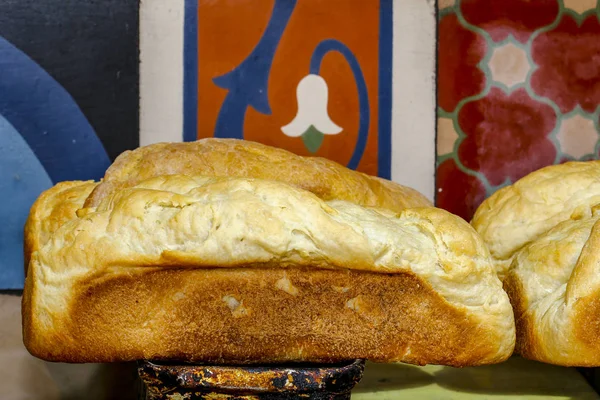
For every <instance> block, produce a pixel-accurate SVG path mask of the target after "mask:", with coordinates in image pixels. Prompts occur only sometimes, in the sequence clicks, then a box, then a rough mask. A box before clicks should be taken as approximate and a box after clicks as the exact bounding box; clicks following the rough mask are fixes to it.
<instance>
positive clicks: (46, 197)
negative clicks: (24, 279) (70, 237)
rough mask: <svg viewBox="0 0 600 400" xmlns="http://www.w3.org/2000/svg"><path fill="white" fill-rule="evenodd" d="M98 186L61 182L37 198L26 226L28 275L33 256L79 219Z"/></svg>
mask: <svg viewBox="0 0 600 400" xmlns="http://www.w3.org/2000/svg"><path fill="white" fill-rule="evenodd" d="M96 185H97V183H96V182H94V181H71V182H59V183H58V184H56V185H54V186H53V187H51V188H50V189H48V190H46V191H45V192H43V193H42V194H41V195H40V196H39V197H38V198H37V200H36V201H35V203H34V204H33V206H32V207H31V210H30V212H29V216H28V218H27V221H26V223H25V238H24V251H25V272H27V265H28V264H29V258H30V257H31V254H32V253H33V252H34V251H37V250H38V249H39V248H40V247H41V246H42V245H43V244H45V243H46V242H47V241H48V240H49V239H50V237H51V236H52V234H53V233H54V232H55V231H56V230H57V229H58V228H60V227H61V226H62V225H63V224H64V223H65V222H67V221H69V220H72V219H75V218H76V217H77V215H76V212H77V210H79V209H80V208H81V207H82V206H83V203H84V201H85V199H87V197H88V196H89V195H90V193H91V192H92V190H94V188H95V187H96Z"/></svg>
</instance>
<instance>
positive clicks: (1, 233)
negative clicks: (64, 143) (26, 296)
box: [0, 116, 52, 289]
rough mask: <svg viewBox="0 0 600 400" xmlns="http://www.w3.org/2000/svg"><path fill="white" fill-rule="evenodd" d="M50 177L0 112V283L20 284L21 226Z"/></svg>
mask: <svg viewBox="0 0 600 400" xmlns="http://www.w3.org/2000/svg"><path fill="white" fill-rule="evenodd" d="M51 186H52V181H51V180H50V177H49V176H48V174H47V173H46V171H45V170H44V167H42V164H41V163H40V162H39V160H38V159H37V157H36V155H35V154H34V153H33V151H32V150H31V148H29V146H28V145H27V143H26V142H25V140H24V139H23V137H22V136H21V135H20V134H19V132H17V131H16V129H15V128H14V127H13V126H12V125H11V124H10V123H9V122H8V121H7V120H6V119H5V118H3V117H2V116H0V195H1V196H2V198H3V199H4V205H3V206H2V207H0V284H1V287H2V288H3V289H20V288H22V287H23V226H24V225H25V221H26V219H27V215H28V214H29V208H30V207H31V205H32V204H33V202H34V201H35V199H36V198H37V196H38V195H39V194H40V193H41V192H42V191H44V190H46V189H48V188H50V187H51Z"/></svg>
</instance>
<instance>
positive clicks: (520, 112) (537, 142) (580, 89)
mask: <svg viewBox="0 0 600 400" xmlns="http://www.w3.org/2000/svg"><path fill="white" fill-rule="evenodd" d="M438 6H439V7H440V12H439V16H440V17H439V30H438V32H439V33H438V34H439V49H440V50H439V54H438V57H439V82H438V135H437V150H438V151H437V176H436V185H437V191H436V192H437V193H436V195H437V198H436V204H437V205H438V206H440V207H442V208H445V209H447V210H449V211H451V212H454V213H456V214H458V215H460V216H461V217H463V218H465V219H466V220H469V219H470V218H471V217H472V215H473V213H474V211H475V210H476V209H477V206H479V204H480V203H481V202H482V201H483V200H484V199H485V197H487V196H489V195H491V194H492V193H493V192H494V191H496V190H498V189H499V188H501V187H503V186H506V185H508V184H511V183H513V182H515V181H516V180H518V179H519V178H521V177H523V176H525V175H527V174H528V173H530V172H532V171H534V170H537V169H539V168H542V167H544V166H546V165H550V164H557V163H561V162H565V161H569V160H590V159H596V158H600V2H598V1H596V0H593V1H591V0H564V1H559V0H556V1H550V0H462V1H460V0H440V1H439V2H438Z"/></svg>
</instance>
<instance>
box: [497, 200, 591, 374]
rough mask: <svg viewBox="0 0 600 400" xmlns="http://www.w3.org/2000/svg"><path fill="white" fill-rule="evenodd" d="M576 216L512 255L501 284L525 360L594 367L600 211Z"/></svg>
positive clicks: (587, 210) (520, 351) (585, 211)
mask: <svg viewBox="0 0 600 400" xmlns="http://www.w3.org/2000/svg"><path fill="white" fill-rule="evenodd" d="M581 211H582V212H580V213H577V214H575V215H573V216H571V218H569V219H568V220H566V221H563V222H560V223H559V224H557V225H556V226H554V227H553V228H552V229H550V230H549V231H547V232H545V233H544V234H542V235H541V236H539V237H538V238H536V239H535V240H534V241H532V242H530V243H529V244H528V245H526V246H525V247H523V248H522V249H521V250H519V251H517V252H516V253H515V255H514V257H513V261H512V264H511V268H510V270H509V271H508V274H507V277H506V279H505V281H504V284H505V286H506V288H507V291H508V292H509V294H510V297H511V301H512V303H513V306H514V309H515V319H516V320H517V321H518V326H519V329H518V331H519V332H518V338H517V351H518V352H519V353H521V354H522V355H523V356H525V357H527V358H532V359H535V360H539V361H543V362H548V363H552V364H559V365H565V366H598V365H600V342H599V341H598V337H600V323H599V322H600V317H599V316H600V267H599V266H600V254H599V252H598V247H599V246H600V224H599V223H598V221H599V220H600V212H599V210H598V209H597V208H596V207H593V208H591V209H590V208H588V209H586V210H581Z"/></svg>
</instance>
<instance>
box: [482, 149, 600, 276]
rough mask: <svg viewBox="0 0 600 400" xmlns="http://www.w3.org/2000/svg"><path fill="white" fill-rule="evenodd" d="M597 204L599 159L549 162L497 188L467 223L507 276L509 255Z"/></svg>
mask: <svg viewBox="0 0 600 400" xmlns="http://www.w3.org/2000/svg"><path fill="white" fill-rule="evenodd" d="M598 203H600V161H587V162H568V163H565V164H560V165H552V166H549V167H546V168H542V169H540V170H538V171H535V172H532V173H531V174H529V175H527V176H525V177H524V178H522V179H520V180H519V181H517V182H516V183H514V184H513V185H510V186H507V187H505V188H502V189H500V190H498V191H497V192H496V193H494V194H493V195H492V196H490V197H489V198H488V199H486V200H485V201H484V202H483V203H482V204H481V205H480V206H479V208H478V209H477V211H476V212H475V215H474V216H473V219H472V221H471V224H472V225H473V227H474V228H475V230H476V231H477V232H478V233H479V234H480V235H481V237H482V239H483V240H484V242H485V243H486V245H487V246H488V248H489V249H490V253H491V255H492V257H493V258H494V260H495V264H496V269H497V271H498V274H499V275H500V276H501V277H503V276H504V274H506V272H507V270H508V268H509V266H510V263H511V259H512V256H513V255H514V254H515V252H516V251H518V250H519V249H521V248H522V247H523V246H525V245H526V244H527V243H529V242H531V241H533V240H535V239H536V238H538V237H539V236H540V235H542V234H544V233H545V232H546V231H548V230H549V229H550V228H552V227H553V226H555V225H556V224H558V223H559V222H561V221H565V220H567V219H569V217H570V216H571V214H573V213H579V212H580V211H579V210H586V209H588V210H589V208H590V206H593V205H595V204H598Z"/></svg>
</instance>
